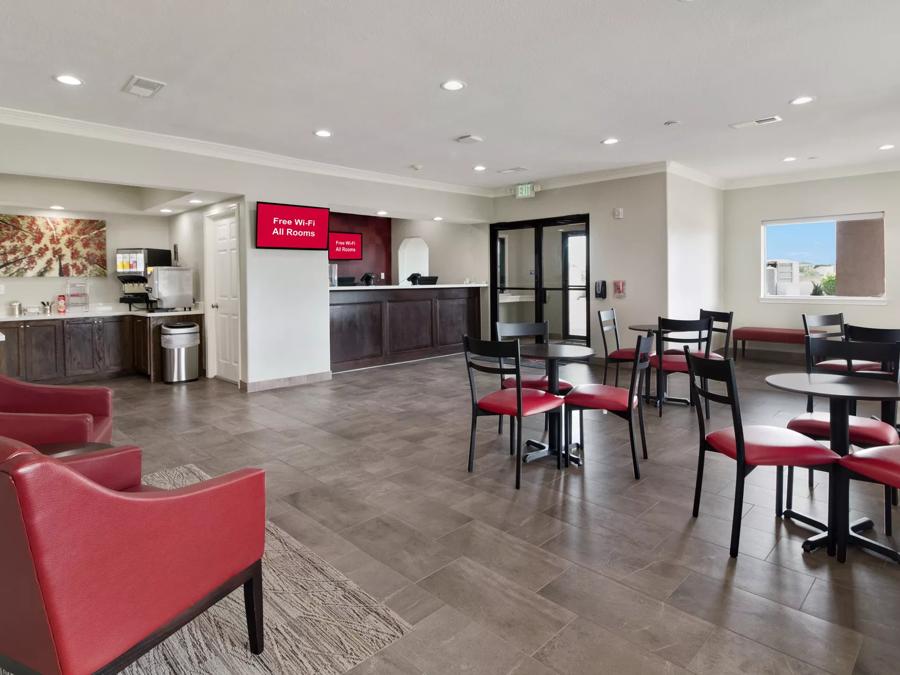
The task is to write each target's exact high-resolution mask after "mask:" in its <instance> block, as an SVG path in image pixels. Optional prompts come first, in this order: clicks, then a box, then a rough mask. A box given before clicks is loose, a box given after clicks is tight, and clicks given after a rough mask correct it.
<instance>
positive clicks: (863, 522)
mask: <svg viewBox="0 0 900 675" xmlns="http://www.w3.org/2000/svg"><path fill="white" fill-rule="evenodd" d="M784 517H785V518H789V519H791V520H796V521H797V522H799V523H803V524H804V525H809V526H810V527H813V528H815V529H817V530H819V534H817V535H814V536H812V537H810V538H809V539H806V540H805V541H804V542H803V550H804V551H806V552H807V553H812V552H813V551H815V550H816V549H818V548H822V547H823V546H827V545H828V536H829V534H828V525H826V524H825V523H823V522H821V521H819V520H816V519H815V518H810V517H809V516H807V515H805V514H803V513H798V512H797V511H793V510H792V509H785V510H784ZM874 527H875V523H874V522H873V521H872V519H871V518H859V519H858V520H854V521H853V522H852V523H850V532H849V533H848V536H847V544H848V545H855V546H859V547H861V548H867V549H869V550H870V551H875V552H876V553H880V554H881V555H883V556H886V557H888V558H890V559H891V560H896V561H898V562H900V556H898V554H897V552H896V551H894V550H893V549H890V548H888V547H886V546H882V545H881V544H879V543H878V542H877V541H872V540H871V539H869V538H868V537H862V536H860V535H859V533H860V532H865V531H867V530H871V529H873V528H874Z"/></svg>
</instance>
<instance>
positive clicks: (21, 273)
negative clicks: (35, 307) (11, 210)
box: [0, 214, 106, 277]
mask: <svg viewBox="0 0 900 675" xmlns="http://www.w3.org/2000/svg"><path fill="white" fill-rule="evenodd" d="M105 276H106V221H105V220H88V219H86V218H46V217H44V216H18V215H8V214H0V277H105Z"/></svg>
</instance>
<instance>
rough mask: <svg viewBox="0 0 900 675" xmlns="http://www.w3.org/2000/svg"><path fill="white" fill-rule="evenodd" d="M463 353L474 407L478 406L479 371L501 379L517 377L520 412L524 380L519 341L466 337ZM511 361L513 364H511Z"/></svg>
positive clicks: (464, 337) (517, 398) (517, 396)
mask: <svg viewBox="0 0 900 675" xmlns="http://www.w3.org/2000/svg"><path fill="white" fill-rule="evenodd" d="M463 351H464V353H465V357H466V372H467V373H468V375H469V391H470V392H471V394H472V406H473V407H474V406H477V404H478V389H477V387H476V386H475V372H476V371H477V372H480V373H488V374H489V375H499V376H500V377H501V378H502V377H503V376H504V375H515V377H516V400H517V401H518V410H521V409H522V378H521V376H520V375H521V359H520V357H519V341H518V340H510V341H502V340H498V341H496V342H494V341H490V340H479V339H478V338H474V337H469V336H468V335H464V336H463ZM472 357H477V358H472ZM482 359H485V360H482ZM487 359H490V360H487ZM510 361H511V362H512V364H510Z"/></svg>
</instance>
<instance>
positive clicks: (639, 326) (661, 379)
mask: <svg viewBox="0 0 900 675" xmlns="http://www.w3.org/2000/svg"><path fill="white" fill-rule="evenodd" d="M628 330H633V331H636V332H638V333H646V334H647V335H656V334H657V333H659V324H658V323H633V324H631V325H629V326H628ZM646 382H647V392H646V393H645V394H644V400H645V401H647V402H648V403H649V402H653V403H655V404H656V405H660V403H659V402H660V401H662V402H663V403H678V404H680V405H690V404H691V402H690V401H689V400H688V399H686V398H676V397H674V396H669V395H668V391H667V386H666V385H667V382H666V378H665V376H664V375H663V373H662V371H661V370H659V369H657V371H656V396H655V397H654V396H650V378H649V377H648V378H647V380H646Z"/></svg>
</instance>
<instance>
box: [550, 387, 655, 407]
mask: <svg viewBox="0 0 900 675" xmlns="http://www.w3.org/2000/svg"><path fill="white" fill-rule="evenodd" d="M637 404H638V397H637V396H634V397H633V398H632V401H631V405H632V407H634V406H636V405H637ZM566 405H573V406H578V407H579V408H591V409H593V410H611V411H613V412H624V411H626V410H628V390H627V389H625V388H623V387H612V386H609V385H606V384H579V385H578V386H577V387H575V388H574V389H573V390H572V391H571V392H569V394H568V395H567V396H566Z"/></svg>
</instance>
